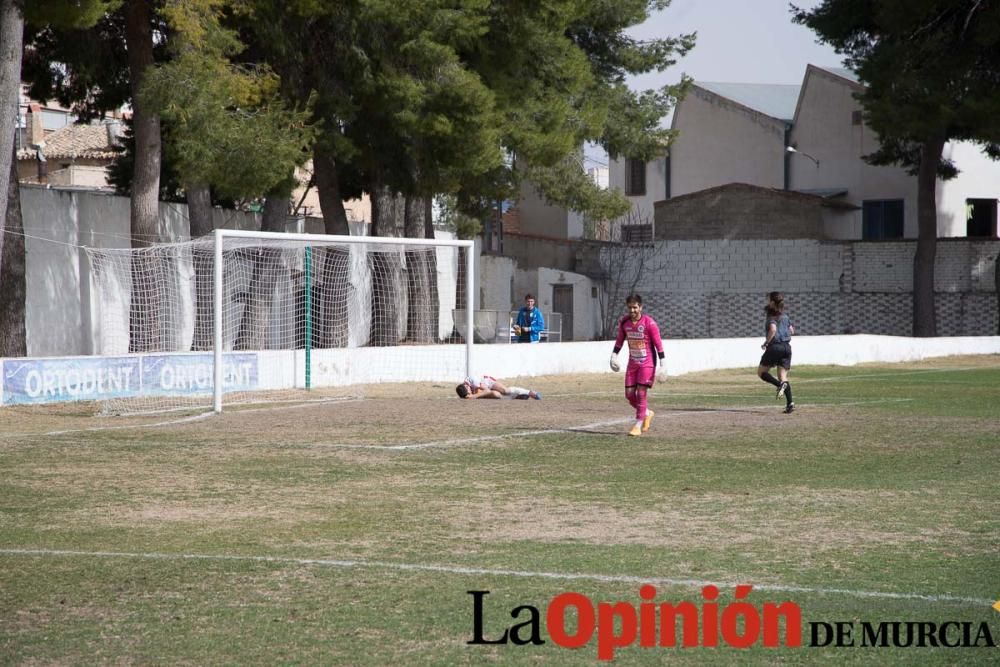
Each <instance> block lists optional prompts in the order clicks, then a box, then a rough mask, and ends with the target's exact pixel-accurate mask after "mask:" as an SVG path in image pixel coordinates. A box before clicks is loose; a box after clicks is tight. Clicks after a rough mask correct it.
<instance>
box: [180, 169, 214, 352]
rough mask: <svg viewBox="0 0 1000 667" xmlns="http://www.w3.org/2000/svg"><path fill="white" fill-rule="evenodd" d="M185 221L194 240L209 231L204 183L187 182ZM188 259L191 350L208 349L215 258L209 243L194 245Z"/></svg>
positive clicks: (209, 195) (208, 201) (209, 199)
mask: <svg viewBox="0 0 1000 667" xmlns="http://www.w3.org/2000/svg"><path fill="white" fill-rule="evenodd" d="M184 193H185V195H186V196H187V205H188V221H189V223H190V225H191V232H190V234H191V238H192V239H197V238H201V237H203V236H206V235H208V234H210V233H211V232H212V230H213V229H214V228H215V225H214V224H212V193H211V190H210V189H209V187H208V185H207V184H205V183H187V184H186V185H185V186H184ZM191 261H192V262H193V263H194V336H193V339H192V343H191V349H192V350H210V349H212V324H213V311H212V307H213V303H212V302H213V295H214V291H213V283H214V275H213V272H212V263H213V262H214V261H215V249H214V247H213V246H201V245H197V246H195V247H194V251H193V253H192V257H191Z"/></svg>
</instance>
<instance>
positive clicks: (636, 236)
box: [622, 224, 653, 243]
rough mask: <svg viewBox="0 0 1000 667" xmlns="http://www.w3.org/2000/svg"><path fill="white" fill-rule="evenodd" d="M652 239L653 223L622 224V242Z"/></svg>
mask: <svg viewBox="0 0 1000 667" xmlns="http://www.w3.org/2000/svg"><path fill="white" fill-rule="evenodd" d="M652 240H653V225H650V224H644V225H622V243H644V242H648V241H652Z"/></svg>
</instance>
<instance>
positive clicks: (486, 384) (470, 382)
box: [455, 375, 542, 401]
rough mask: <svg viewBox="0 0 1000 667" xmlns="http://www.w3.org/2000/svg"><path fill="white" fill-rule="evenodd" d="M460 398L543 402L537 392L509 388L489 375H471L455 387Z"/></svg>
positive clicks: (521, 388)
mask: <svg viewBox="0 0 1000 667" xmlns="http://www.w3.org/2000/svg"><path fill="white" fill-rule="evenodd" d="M455 393H456V394H458V397H459V398H517V399H522V400H527V399H529V398H533V399H535V400H536V401H537V400H541V398H542V395H541V394H539V393H538V392H537V391H532V390H530V389H524V388H523V387H508V386H506V385H505V384H504V383H503V382H500V380H498V379H496V378H495V377H491V376H489V375H470V376H469V377H467V378H465V380H463V381H462V384H460V385H458V386H457V387H455Z"/></svg>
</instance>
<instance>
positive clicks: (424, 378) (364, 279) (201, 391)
mask: <svg viewBox="0 0 1000 667" xmlns="http://www.w3.org/2000/svg"><path fill="white" fill-rule="evenodd" d="M471 246H472V242H471V241H455V240H430V239H402V238H384V237H352V236H324V235H317V234H281V233H267V232H246V231H235V230H216V232H215V236H214V238H212V237H206V238H203V239H198V240H194V241H188V242H183V243H170V244H158V245H155V246H150V247H146V248H136V249H132V248H122V249H94V248H88V249H87V254H88V255H89V258H90V262H91V267H92V275H93V280H92V296H91V303H92V311H94V320H95V322H96V323H97V328H98V329H99V331H98V336H97V339H98V341H99V347H100V349H99V350H98V351H97V353H98V354H100V355H102V356H104V357H114V358H116V360H119V359H120V360H121V364H122V367H123V368H127V372H126V375H125V377H126V378H127V380H126V381H125V382H121V380H120V379H119V382H118V385H119V386H117V387H116V390H117V391H115V392H113V393H115V394H117V395H116V396H115V397H114V398H112V399H109V400H107V401H105V404H104V405H103V410H104V411H106V412H112V413H137V412H160V411H167V410H179V409H209V408H211V409H215V410H216V411H220V410H221V409H222V406H223V403H227V404H231V403H238V402H248V401H273V400H297V399H302V398H304V396H302V395H299V393H298V392H302V391H304V390H309V389H315V388H325V387H349V388H351V393H352V395H357V394H358V393H363V391H364V387H365V386H371V385H373V384H376V383H384V382H432V381H455V380H456V379H460V378H462V377H464V376H465V375H467V374H468V373H469V363H470V359H471V346H472V343H473V337H472V336H463V335H462V332H465V331H468V324H469V323H468V322H465V321H462V322H459V321H457V320H456V313H461V314H462V315H465V314H466V313H468V312H469V310H468V309H469V307H470V306H471V299H472V289H471V284H472V276H473V271H472V264H473V257H472V255H473V253H472V252H470V251H469V248H471Z"/></svg>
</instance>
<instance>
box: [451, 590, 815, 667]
mask: <svg viewBox="0 0 1000 667" xmlns="http://www.w3.org/2000/svg"><path fill="white" fill-rule="evenodd" d="M751 590H753V586H737V587H736V594H735V598H736V601H734V602H730V603H729V604H727V605H725V606H724V607H722V609H721V610H720V609H719V604H718V603H716V600H717V599H718V597H719V589H718V588H717V587H715V586H705V587H704V588H702V589H701V594H702V598H703V601H702V602H701V603H700V604H696V603H694V602H689V601H684V602H678V603H676V604H674V603H671V602H660V603H656V602H654V600H655V599H656V588H654V587H653V586H651V585H648V584H647V585H645V586H642V587H641V588H640V589H639V597H640V598H641V599H642V600H643V601H642V602H640V603H639V605H638V607H636V605H634V604H632V603H631V602H626V601H617V602H598V603H597V604H596V605H595V604H594V603H593V602H592V601H591V600H590V598H588V597H587V596H585V595H583V594H581V593H573V592H567V593H560V594H559V595H557V596H555V597H554V598H552V600H551V602H549V605H548V607H546V610H545V621H544V623H545V630H546V631H547V633H548V636H549V638H550V639H551V640H552V642H553V643H554V644H556V645H557V646H561V647H563V648H581V647H583V646H586V645H587V644H588V643H590V641H591V640H592V639H593V637H594V634H595V632H596V635H597V657H598V659H599V660H611V659H612V658H613V657H614V653H615V650H616V649H619V648H623V647H626V646H632V645H633V644H635V643H636V641H637V640H638V643H639V646H641V647H642V648H657V647H663V648H669V647H675V646H677V645H678V644H677V630H678V625H679V627H680V630H681V633H680V634H681V641H680V646H681V647H684V648H692V647H696V646H704V647H715V646H720V645H727V646H733V647H736V648H749V647H750V646H753V645H755V644H757V643H758V642H760V643H761V644H762V645H763V646H766V647H769V648H777V647H779V646H801V645H802V613H801V611H800V609H799V606H798V605H797V604H795V603H794V602H782V603H779V604H775V603H772V602H766V603H764V605H763V609H760V610H758V609H757V607H755V606H754V605H752V604H750V603H749V602H745V601H742V600H744V598H746V597H747V596H748V595H749V594H750V591H751ZM467 592H468V594H469V595H471V596H472V600H473V607H472V612H473V617H472V618H473V638H472V640H470V641H469V642H468V643H469V644H508V643H510V644H518V645H524V644H544V643H545V640H544V639H542V617H541V613H540V612H539V610H538V608H537V607H534V606H532V605H520V606H518V607H515V608H514V609H512V610H511V612H510V616H511V618H513V619H515V620H516V619H521V618H524V620H523V621H521V622H520V623H515V624H514V625H512V626H510V627H509V628H507V629H505V630H504V631H503V633H502V634H501V635H499V636H498V637H495V638H493V639H488V638H487V637H485V636H484V632H485V630H484V627H483V615H484V609H483V607H484V604H485V598H486V596H487V595H489V594H490V591H467ZM570 614H573V615H575V617H576V623H575V629H572V630H570V629H568V626H569V625H571V623H567V620H568V618H567V617H569V616H570ZM782 620H783V621H784V633H783V634H782V633H781V631H780V626H781V623H780V622H779V621H782Z"/></svg>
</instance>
